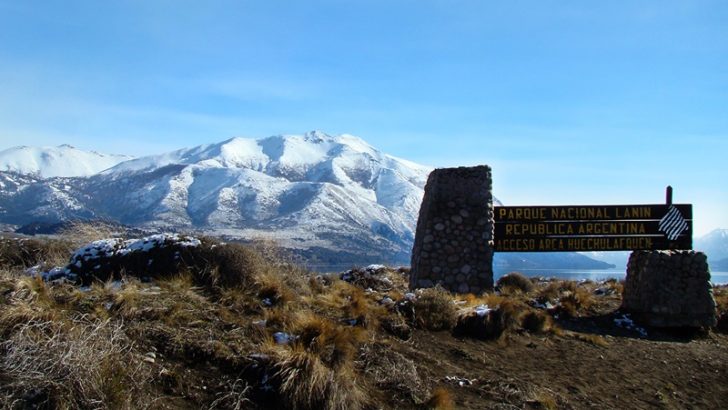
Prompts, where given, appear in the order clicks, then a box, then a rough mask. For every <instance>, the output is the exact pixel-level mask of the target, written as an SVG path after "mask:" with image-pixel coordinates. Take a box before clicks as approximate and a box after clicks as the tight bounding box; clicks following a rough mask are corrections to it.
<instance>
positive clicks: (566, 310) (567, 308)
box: [558, 287, 594, 317]
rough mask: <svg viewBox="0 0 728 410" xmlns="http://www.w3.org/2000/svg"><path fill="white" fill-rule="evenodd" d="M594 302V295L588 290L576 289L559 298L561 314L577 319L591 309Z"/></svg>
mask: <svg viewBox="0 0 728 410" xmlns="http://www.w3.org/2000/svg"><path fill="white" fill-rule="evenodd" d="M593 302H594V299H593V294H592V293H591V292H589V291H588V290H586V289H584V288H581V287H576V288H575V289H574V290H573V291H571V290H567V291H565V292H564V293H563V294H562V296H561V297H560V298H559V309H558V311H559V313H561V314H564V315H566V316H568V317H577V316H579V314H580V313H581V312H582V311H584V310H586V309H589V307H590V306H591V305H592V303H593Z"/></svg>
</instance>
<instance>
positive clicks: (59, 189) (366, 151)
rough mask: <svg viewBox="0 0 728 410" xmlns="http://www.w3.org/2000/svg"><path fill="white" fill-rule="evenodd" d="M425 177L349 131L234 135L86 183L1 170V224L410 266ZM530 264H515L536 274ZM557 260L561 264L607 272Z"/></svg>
mask: <svg viewBox="0 0 728 410" xmlns="http://www.w3.org/2000/svg"><path fill="white" fill-rule="evenodd" d="M431 170H432V168H431V167H427V166H424V165H419V164H416V163H413V162H411V161H407V160H404V159H400V158H397V157H394V156H391V155H388V154H386V153H383V152H381V151H379V150H377V149H375V148H374V147H372V146H371V145H369V144H368V143H366V142H365V141H364V140H362V139H361V138H358V137H355V136H352V135H349V134H342V135H339V136H331V135H328V134H325V133H323V132H320V131H312V132H308V133H305V134H303V135H276V136H271V137H267V138H261V139H248V138H240V137H235V138H230V139H227V140H224V141H222V142H219V143H213V144H204V145H199V146H195V147H190V148H182V149H178V150H174V151H170V152H167V153H162V154H159V155H150V156H145V157H140V158H133V159H128V160H126V161H123V162H120V163H118V164H116V165H114V166H113V167H110V168H107V169H104V170H102V171H100V172H99V173H96V174H93V175H90V176H86V177H52V178H40V177H39V176H37V175H27V174H18V173H12V172H0V222H6V223H13V224H17V225H22V224H26V223H31V222H47V223H53V222H58V221H62V220H69V219H78V218H81V219H105V220H113V221H116V222H119V223H122V224H127V225H131V226H140V227H146V228H149V229H158V230H170V229H172V230H189V231H198V232H204V233H209V234H213V235H223V236H225V237H228V238H231V239H245V240H250V239H256V238H258V239H272V240H275V241H276V242H278V243H279V244H281V245H283V246H285V247H287V248H290V249H297V250H300V251H302V252H307V253H309V254H310V253H315V255H313V257H314V259H317V260H319V261H321V260H324V261H329V262H332V263H336V261H337V260H346V261H351V262H352V263H360V264H364V263H373V262H384V263H398V264H409V254H410V251H411V248H412V242H413V239H414V229H415V225H416V222H417V221H416V219H417V215H418V213H419V207H420V203H421V200H422V196H423V194H424V185H425V183H426V181H427V177H428V175H429V172H430V171H431ZM496 201H497V200H496ZM498 203H499V202H498ZM312 249H316V250H317V251H316V252H313V251H311V250H312ZM337 258H338V259H337ZM511 259H512V258H511ZM511 259H508V261H507V262H509V263H507V264H506V265H507V266H513V265H512V264H511V263H510V262H512V260H511ZM538 259H539V257H538V256H537V255H533V256H531V255H528V256H525V257H524V258H519V259H518V261H520V260H524V261H525V262H524V263H526V264H527V265H528V266H534V263H535V264H536V265H538V263H536V262H535V261H537V260H538ZM548 259H549V260H551V261H553V257H552V256H550V257H549V258H548ZM567 259H569V260H570V262H569V263H570V264H571V265H569V266H570V267H575V268H586V269H588V268H595V269H598V268H601V267H605V266H604V265H603V264H600V263H598V262H595V261H593V260H591V259H589V258H587V257H582V258H573V257H572V258H567ZM565 260H566V259H565ZM504 261H505V259H504ZM574 264H576V265H574ZM513 267H514V268H517V266H513Z"/></svg>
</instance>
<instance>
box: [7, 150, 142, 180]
mask: <svg viewBox="0 0 728 410" xmlns="http://www.w3.org/2000/svg"><path fill="white" fill-rule="evenodd" d="M129 159H132V157H130V156H126V155H107V154H99V153H98V152H95V151H83V150H80V149H78V148H74V147H72V146H70V145H65V144H64V145H59V146H57V147H26V146H20V147H13V148H8V149H6V150H4V151H0V171H6V172H7V171H10V172H16V173H20V174H35V175H37V176H39V177H42V178H52V177H77V176H88V175H93V174H96V173H98V172H100V171H103V170H105V169H107V168H110V167H113V166H114V165H116V164H118V163H120V162H122V161H126V160H129Z"/></svg>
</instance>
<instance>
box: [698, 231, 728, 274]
mask: <svg viewBox="0 0 728 410" xmlns="http://www.w3.org/2000/svg"><path fill="white" fill-rule="evenodd" d="M693 248H694V249H696V250H699V251H703V252H705V253H706V254H707V255H708V262H709V263H710V265H711V267H712V266H713V264H712V263H711V262H712V261H718V260H720V259H728V229H714V230H713V231H711V232H709V233H708V234H707V235H705V236H701V237H700V238H698V239H696V240H695V243H694V244H693Z"/></svg>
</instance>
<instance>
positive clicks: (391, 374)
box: [360, 343, 428, 404]
mask: <svg viewBox="0 0 728 410" xmlns="http://www.w3.org/2000/svg"><path fill="white" fill-rule="evenodd" d="M360 363H361V366H362V367H363V370H364V373H365V374H367V375H368V376H369V377H371V378H372V379H374V383H375V384H376V386H377V387H378V388H379V389H382V390H384V391H386V393H387V395H392V396H394V397H396V398H397V399H405V400H407V401H410V402H412V403H414V404H422V403H424V402H425V400H426V399H427V391H428V389H427V385H426V384H425V382H424V381H423V380H422V378H420V375H419V373H418V371H417V366H416V365H415V363H414V362H413V361H412V360H410V359H408V358H406V357H404V356H403V355H402V354H400V353H397V352H395V351H392V349H391V347H390V346H387V345H385V344H383V343H374V344H371V345H367V346H365V347H364V348H362V352H361V357H360Z"/></svg>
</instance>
